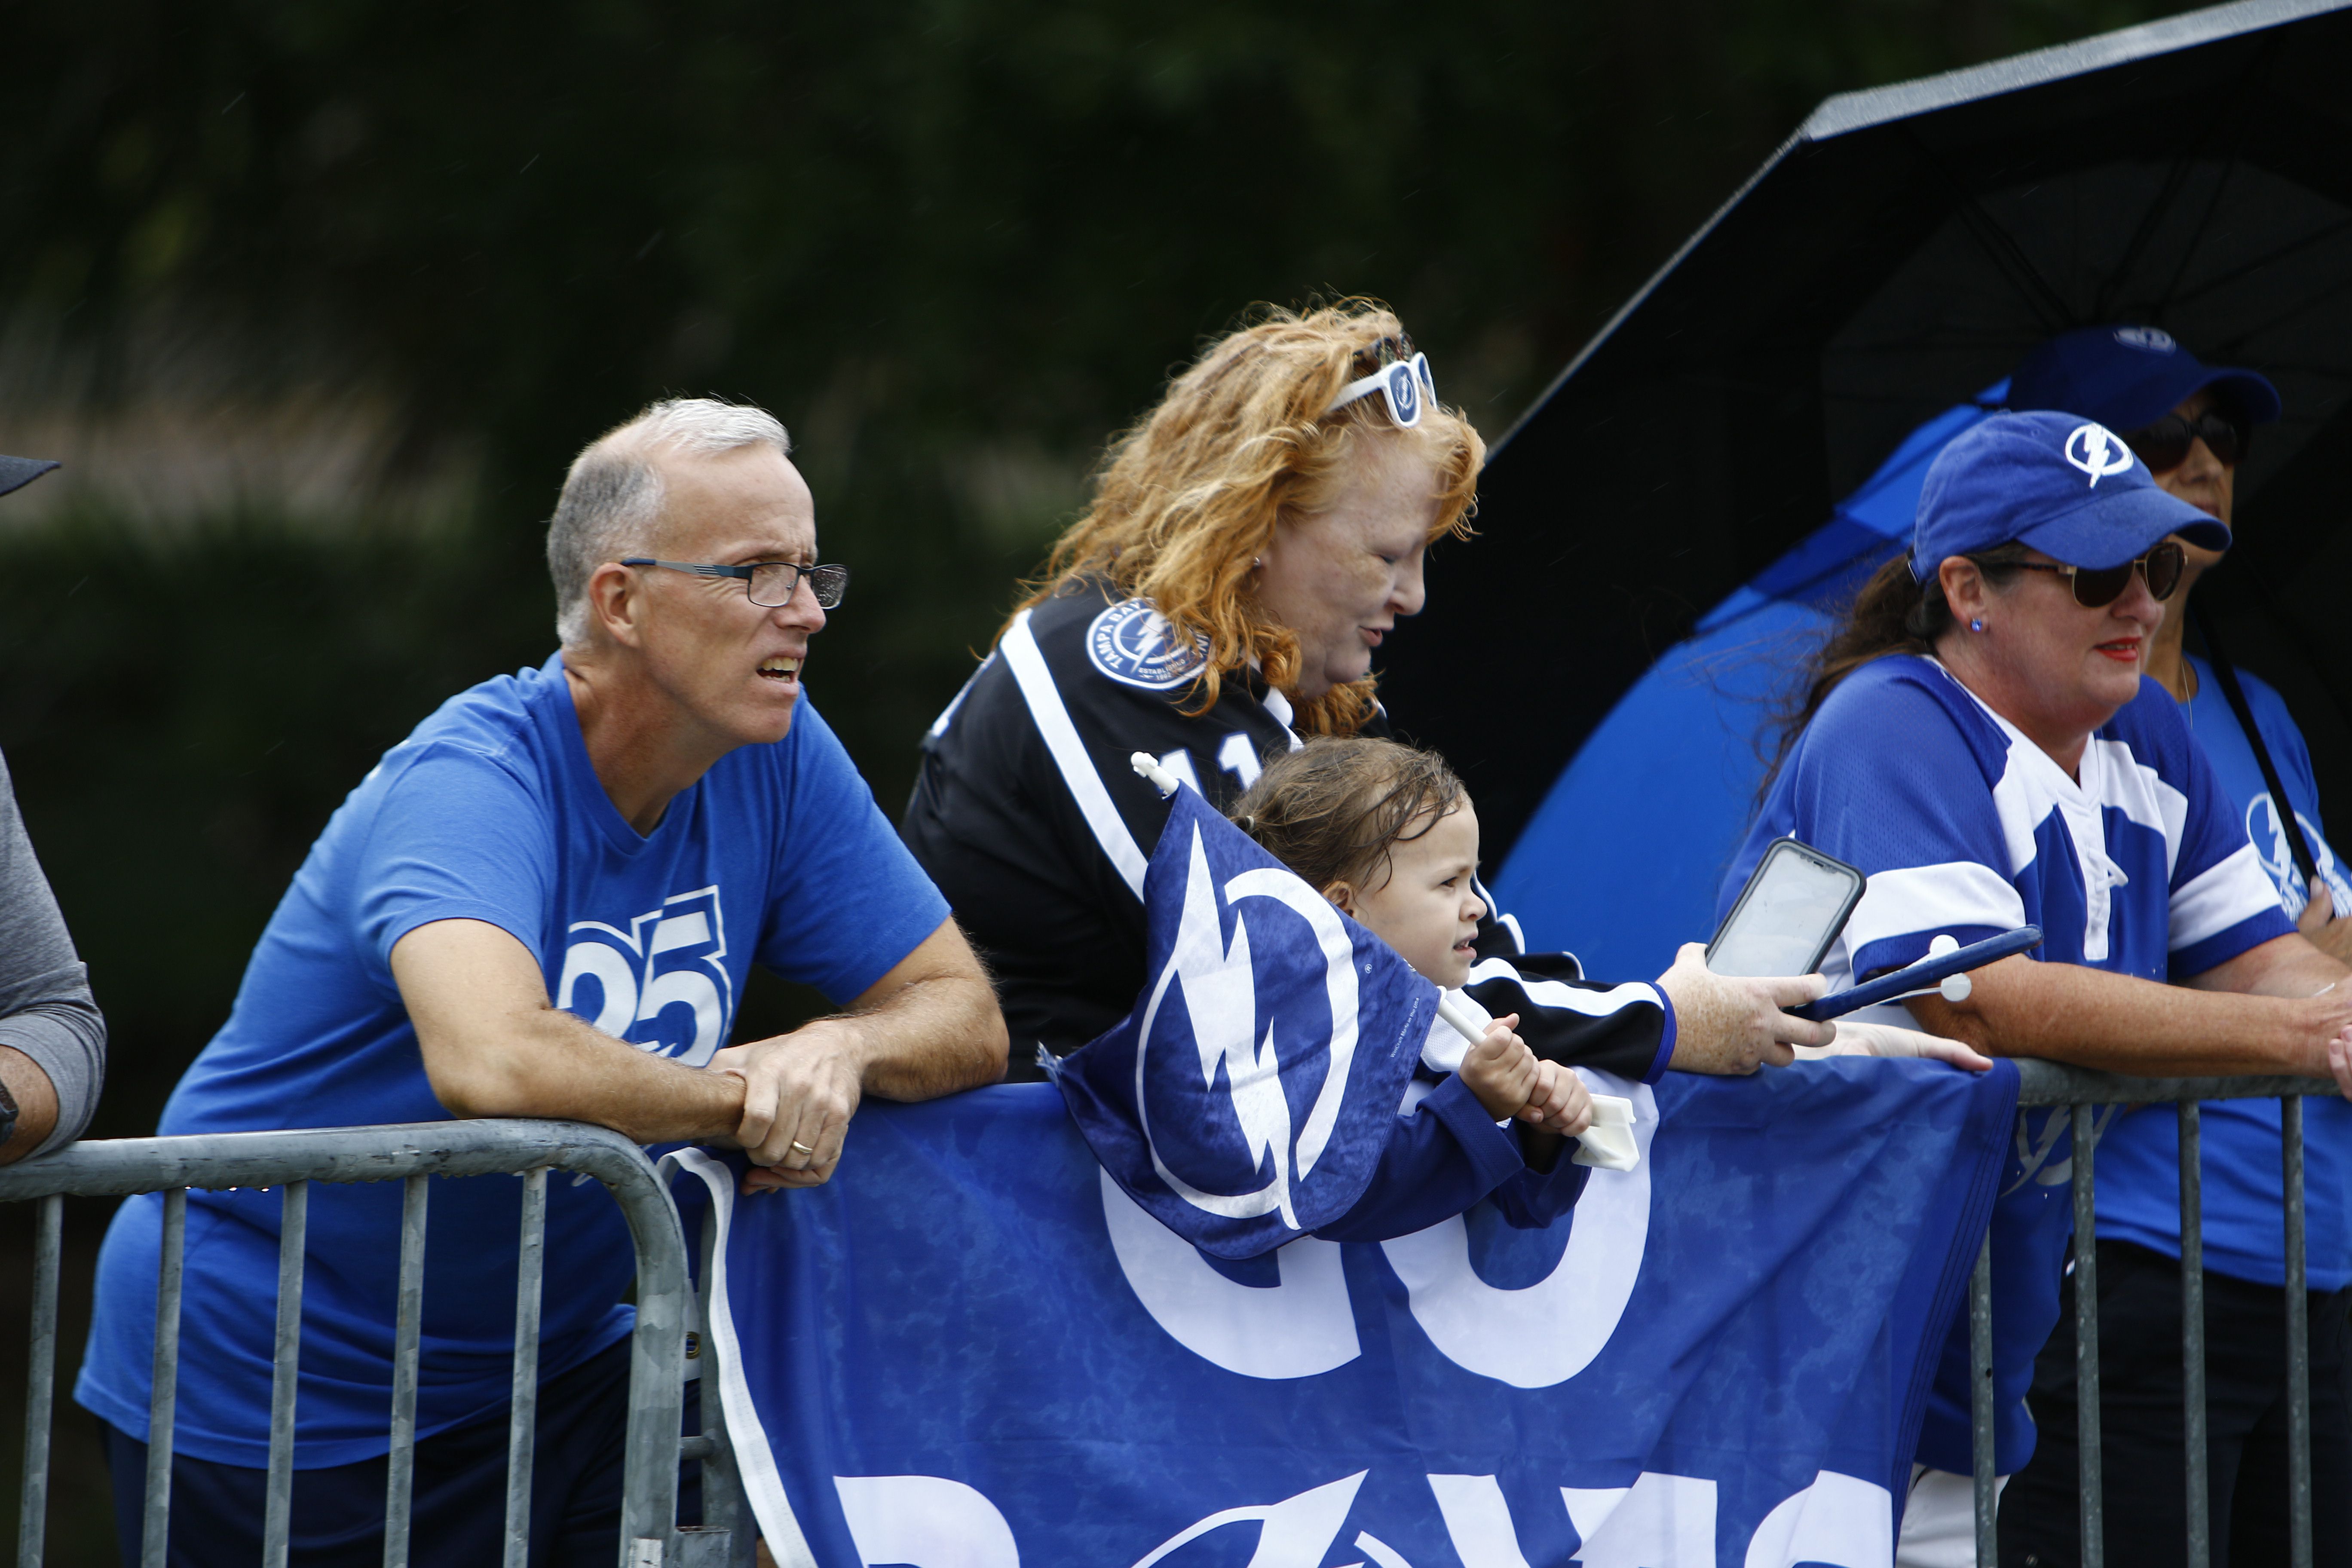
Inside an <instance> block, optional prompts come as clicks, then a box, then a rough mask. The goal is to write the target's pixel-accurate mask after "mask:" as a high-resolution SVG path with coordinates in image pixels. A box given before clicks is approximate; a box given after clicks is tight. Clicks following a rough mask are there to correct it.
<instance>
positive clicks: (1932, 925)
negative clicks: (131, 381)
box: [1718, 655, 2294, 1472]
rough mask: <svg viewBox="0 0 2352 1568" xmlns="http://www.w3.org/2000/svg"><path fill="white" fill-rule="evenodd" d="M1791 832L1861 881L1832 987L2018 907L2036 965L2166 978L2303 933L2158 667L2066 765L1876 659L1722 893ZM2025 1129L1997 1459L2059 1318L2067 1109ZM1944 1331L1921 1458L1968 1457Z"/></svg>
mask: <svg viewBox="0 0 2352 1568" xmlns="http://www.w3.org/2000/svg"><path fill="white" fill-rule="evenodd" d="M1783 834H1790V835H1793V836H1795V837H1797V838H1799V839H1801V840H1802V841H1803V842H1805V843H1807V844H1810V845H1811V846H1813V847H1815V848H1818V849H1821V850H1823V851H1825V852H1826V853H1828V854H1831V855H1834V856H1836V857H1837V858H1839V859H1841V860H1844V861H1847V862H1849V863H1851V864H1853V865H1854V866H1856V867H1858V868H1861V870H1862V871H1863V873H1864V876H1865V877H1867V878H1868V879H1869V880H1868V885H1867V888H1866V890H1865V891H1864V895H1863V898H1862V901H1861V902H1860V903H1859V904H1858V905H1856V906H1855V909H1854V912H1853V919H1852V920H1851V921H1848V923H1847V925H1846V929H1845V932H1844V935H1843V937H1842V938H1841V939H1840V941H1839V942H1838V943H1837V944H1836V946H1834V947H1833V948H1832V951H1831V952H1830V955H1829V957H1828V958H1827V959H1826V960H1825V961H1824V962H1823V963H1822V969H1823V970H1824V972H1825V973H1827V974H1828V976H1829V979H1830V983H1831V986H1832V989H1837V988H1839V987H1842V986H1843V985H1845V984H1850V983H1851V982H1852V980H1853V978H1854V977H1856V976H1859V977H1861V978H1864V979H1866V978H1868V977H1869V976H1871V975H1872V974H1874V973H1880V972H1883V971H1885V970H1889V969H1895V968H1899V967H1901V966H1903V965H1905V964H1907V963H1915V962H1916V961H1917V960H1918V959H1920V958H1923V957H1925V956H1926V955H1927V947H1928V944H1929V942H1932V941H1933V940H1934V939H1935V938H1936V937H1937V936H1939V935H1945V934H1949V935H1950V936H1952V937H1954V938H1956V939H1957V940H1958V941H1959V942H1962V943H1964V944H1965V943H1967V942H1974V941H1977V940H1979V938H1982V937H1987V936H1991V935H1995V934H1997V933H1999V932H2001V931H2013V930H2015V929H2016V928H2017V927H2019V926H2021V925H2024V924H2028V923H2032V924H2034V925H2038V926H2040V927H2041V928H2042V932H2043V938H2042V946H2041V947H2040V948H2039V949H2037V950H2036V951H2035V952H2034V953H2033V954H2032V956H2033V957H2034V958H2036V959H2038V960H2040V961H2042V962H2044V963H2079V964H2084V965H2086V966H2088V967H2090V968H2094V969H2105V970H2110V971H2113V972H2115V973H2121V974H2131V975H2137V976H2138V977H2140V978H2142V979H2147V980H2156V981H2162V980H2166V979H2168V978H2172V977H2175V976H2187V975H2189V974H2195V973H2200V972H2202V971H2204V970H2207V969H2210V968H2211V967H2213V966H2214V965H2215V964H2217V963H2222V962H2223V961H2225V960H2227V959H2229V958H2231V957H2234V956H2235V955H2237V954H2238V953H2240V952H2244V951H2246V950H2247V949H2248V948H2251V947H2253V946H2255V945H2257V944H2259V943H2261V942H2267V941H2269V940H2271V939H2272V938H2273V937H2275V936H2279V935H2281V934H2283V933H2284V932H2286V931H2291V930H2293V929H2294V928H2293V926H2292V924H2291V922H2289V921H2288V920H2287V918H2286V916H2285V915H2284V912H2282V911H2281V910H2280V909H2279V905H2278V898H2277V894H2276V890H2275V889H2273V886H2272V884H2271V882H2270V879H2268V878H2267V877H2265V876H2263V871H2262V865H2261V862H2260V861H2259V860H2258V859H2257V858H2256V857H2255V855H2254V852H2253V849H2252V846H2251V845H2249V844H2248V843H2247V842H2246V836H2245V830H2244V828H2243V827H2242V826H2240V821H2239V817H2238V814H2237V811H2236V810H2235V808H2234V806H2233V805H2232V803H2231V801H2230V800H2229V799H2228V798H2227V795H2226V794H2225V792H2223V791H2222V789H2221V786H2220V784H2219V783H2218V781H2216V780H2215V778H2214V776H2213V770H2212V766H2211V764H2210V763H2208V762H2207V761H2206V760H2205V756H2204V753H2203V752H2200V751H2199V750H2198V749H2197V746H2196V744H2195V743H2194V742H2193V741H2192V740H2191V739H2190V737H2189V730H2188V726H2187V725H2186V724H2185V723H2184V722H2183V721H2182V720H2181V716H2180V713H2179V709H2178V707H2177V706H2176V705H2175V703H2174V702H2173V700H2172V699H2171V697H2170V696H2169V695H2168V693H2167V692H2166V691H2165V690H2164V689H2163V688H2161V687H2159V686H2158V685H2157V684H2156V683H2155V682H2154V681H2150V680H2143V681H2142V682H2141V685H2140V693H2139V695H2138V697H2137V698H2136V699H2134V700H2132V701H2131V702H2129V703H2128V704H2126V706H2125V707H2124V708H2123V709H2122V710H2120V711H2118V712H2117V713H2116V716H2115V718H2114V719H2112V720H2111V721H2108V722H2107V723H2106V724H2105V725H2104V726H2102V727H2101V728H2100V729H2099V730H2098V731H2096V732H2095V734H2094V735H2093V736H2092V738H2091V742H2090V743H2089V744H2088V745H2087V746H2086V747H2085V748H2084V753H2083V759H2082V763H2081V765H2080V767H2079V769H2078V770H2077V776H2075V777H2069V776H2068V775H2067V773H2066V772H2065V771H2064V770H2063V769H2062V768H2060V767H2059V766H2058V765H2057V763H2054V762H2053V761H2052V760H2051V758H2050V757H2049V755H2048V754H2047V753H2046V752H2042V750H2041V748H2040V747H2038V746H2036V745H2034V744H2033V743H2032V742H2031V741H2029V740H2027V739H2026V738H2025V737H2024V735H2023V734H2021V732H2020V731H2018V730H2017V729H2016V727H2015V726H2013V725H2011V724H2010V723H2008V722H2006V721H2003V720H2002V719H2001V718H2000V716H1998V715H1997V714H1995V713H1993V712H1992V711H1991V710H1990V709H1988V708H1986V707H1985V706H1984V704H1983V703H1981V702H1979V701H1978V700H1977V699H1976V698H1975V697H1974V696H1973V695H1972V694H1971V693H1970V692H1969V690H1968V689H1967V688H1965V687H1963V686H1962V685H1961V684H1960V683H1959V682H1958V680H1956V679H1953V677H1952V676H1951V675H1950V674H1949V673H1948V672H1947V671H1946V670H1945V669H1944V668H1943V667H1942V666H1941V665H1939V664H1937V662H1936V661H1935V660H1933V659H1929V658H1915V657H1911V656H1907V655H1898V656H1892V657H1889V658H1880V659H1876V660H1874V661H1872V662H1871V663H1869V664H1866V665H1864V666H1863V667H1862V668H1860V669H1857V670H1856V671H1854V672H1853V674H1852V675H1850V676H1848V677H1847V678H1846V679H1845V680H1844V682H1843V684H1841V685H1840V686H1839V687H1838V689H1836V690H1835V691H1834V692H1832V694H1831V695H1830V697H1829V699H1828V700H1827V701H1825V702H1824V703H1823V704H1822V710H1821V711H1820V712H1819V713H1818V714H1817V715H1815V717H1814V719H1813V721H1812V723H1811V725H1810V726H1808V727H1807V729H1806V731H1805V733H1804V735H1803V736H1802V737H1801V738H1800V740H1799V741H1798V742H1797V744H1796V746H1795V747H1794V749H1793V750H1792V751H1791V752H1790V756H1789V759H1788V762H1787V764H1786V765H1785V766H1784V767H1783V768H1782V769H1781V771H1780V776H1779V778H1778V779H1776V780H1775V781H1774V783H1773V785H1772V789H1771V792H1770V794H1769V796H1768V797H1767V798H1766V800H1765V803H1764V807H1763V810H1762V813H1761V815H1760V816H1759V820H1758V821H1757V823H1756V825H1755V826H1754V827H1753V828H1752V829H1751V830H1750V832H1749V834H1748V839H1747V841H1746V843H1744V844H1743V845H1742V846H1741V847H1740V852H1739V855H1738V858H1736V859H1735V860H1734V861H1733V863H1732V866H1731V869H1730V873H1729V875H1728V876H1727V878H1726V879H1725V881H1724V884H1723V889H1722V892H1721V895H1720V898H1719V903H1718V908H1719V910H1728V909H1729V907H1730V905H1731V902H1732V900H1735V899H1736V898H1737V897H1738V892H1739V889H1740V888H1741V887H1742V886H1743V885H1744V884H1745V883H1746V881H1747V879H1748V874H1749V872H1750V871H1751V870H1752V869H1753V868H1755V865H1756V862H1757V860H1758V859H1759V858H1760V857H1761V855H1762V854H1763V851H1764V847H1765V846H1766V845H1768V844H1769V843H1770V842H1771V840H1773V839H1774V838H1777V837H1780V836H1781V835H1783ZM1905 1021H1906V1022H1907V1021H1908V1020H1907V1019H1906V1020H1905ZM2057 1114H2058V1115H2060V1116H2063V1112H2060V1113H2057ZM2016 1145H2017V1151H2018V1152H2017V1155H2016V1157H2015V1158H2014V1159H2012V1161H2011V1167H2010V1170H2009V1172H2008V1173H2006V1174H2005V1175H2004V1177H2003V1178H2002V1188H2003V1191H2002V1194H2001V1198H2000V1203H1999V1204H1998V1205H1996V1210H1995V1215H1994V1237H1995V1244H1996V1247H1999V1248H2000V1250H2001V1251H2002V1252H2003V1255H2004V1256H2003V1259H2002V1261H2003V1263H2004V1264H2006V1265H2007V1267H2006V1268H2002V1267H1996V1268H1995V1269H1994V1279H1995V1281H1996V1285H1995V1289H1996V1290H1997V1292H1999V1294H2000V1300H1999V1301H1998V1302H1997V1303H1996V1304H1995V1309H1994V1313H1993V1323H1994V1363H1995V1370H1994V1384H1995V1389H1996V1394H1997V1396H1998V1403H1997V1412H1998V1419H1999V1423H2000V1430H1999V1433H1998V1437H1999V1444H1998V1446H1999V1449H2000V1468H2001V1469H2002V1470H2003V1471H2004V1472H2012V1471H2014V1470H2015V1469H2016V1468H2017V1467H2018V1466H2019V1465H2021V1464H2022V1463H2023V1462H2024V1461H2025V1459H2026V1458H2028V1457H2029V1456H2030V1454H2031V1452H2032V1421H2031V1418H2030V1417H2029V1416H2028V1415H2026V1412H2025V1409H2024V1405H2023V1397H2024V1394H2025V1390H2026V1387H2027V1385H2028V1384H2029V1383H2030V1382H2031V1381H2032V1361H2033V1356H2034V1353H2035V1352H2037V1351H2039V1350H2040V1349H2041V1347H2042V1341H2043V1340H2044V1339H2046V1338H2047V1337H2048V1335H2049V1332H2050V1329H2051V1325H2052V1324H2053V1322H2055V1321H2056V1318H2057V1309H2058V1281H2059V1278H2060V1271H2061V1269H2062V1268H2063V1254H2064V1249H2065V1245H2066V1238H2067V1237H2068V1235H2069V1234H2070V1233H2071V1230H2072V1224H2073V1221H2072V1215H2071V1210H2070V1206H2069V1205H2068V1203H2067V1198H2066V1194H2067V1188H2066V1186H2065V1185H2064V1183H2065V1181H2066V1172H2067V1170H2068V1168H2069V1163H2070V1161H2071V1152H2072V1151H2071V1146H2070V1145H2069V1143H2068V1142H2067V1138H2066V1134H2065V1131H2064V1128H2063V1121H2053V1116H2052V1115H2051V1114H2050V1113H2042V1114H2040V1115H2035V1114H2031V1113H2029V1114H2028V1115H2027V1116H2025V1117H2024V1118H2021V1123H2020V1127H2019V1131H2018V1137H2017V1140H2016ZM1954 1334H1955V1342H1954V1344H1953V1345H1952V1346H1949V1347H1948V1349H1947V1353H1946V1355H1945V1357H1944V1362H1943V1365H1942V1369H1941V1371H1940V1372H1939V1373H1938V1375H1937V1383H1936V1387H1935V1389H1934V1391H1933V1394H1932V1395H1931V1398H1930V1401H1929V1406H1928V1414H1927V1426H1926V1428H1925V1430H1924V1432H1923V1434H1922V1436H1921V1439H1920V1451H1919V1457H1920V1458H1921V1459H1922V1460H1923V1461H1924V1462H1926V1463H1927V1464H1930V1465H1933V1466H1935V1467H1936V1468H1939V1469H1958V1470H1962V1471H1965V1470H1967V1469H1968V1468H1969V1464H1968V1452H1969V1447H1968V1412H1969V1399H1968V1383H1967V1378H1968V1354H1967V1343H1968V1327H1967V1324H1966V1323H1965V1322H1961V1323H1958V1324H1957V1325H1955V1328H1954ZM1956 1358H1957V1359H1956Z"/></svg>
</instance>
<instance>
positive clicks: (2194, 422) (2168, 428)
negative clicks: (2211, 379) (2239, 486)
mask: <svg viewBox="0 0 2352 1568" xmlns="http://www.w3.org/2000/svg"><path fill="white" fill-rule="evenodd" d="M2253 440H2254V433H2253V431H2252V429H2251V428H2249V427H2248V426H2245V425H2243V424H2242V423H2240V422H2239V421H2238V420H2235V419H2232V418H2231V417H2230V416H2228V415H2226V414H2223V413H2222V412H2221V411H2220V410H2219V409H2215V408H2209V409H2207V410H2206V411H2205V412H2204V413H2202V414H2200V415H2199V416H2197V417H2196V418H2194V419H2183V418H2182V417H2181V416H2179V415H2178V414H2168V415H2166V416H2164V417H2163V418H2161V419H2159V420H2158V421H2157V422H2156V423H2155V424H2153V425H2145V426H2141V427H2140V428H2138V429H2137V430H2135V431H2133V432H2132V433H2131V434H2130V435H2128V436H2126V437H2124V445H2125V446H2126V447H2130V448H2131V449H2132V450H2133V451H2135V452H2137V453H2138V454H2139V460H2140V461H2141V462H2143V463H2146V464H2147V471H2148V472H2149V473H2151V474H2160V473H2163V472H2165V471H2166V470H2167V469H2168V468H2179V467H2180V465H2181V464H2183V463H2185V462H2187V461H2188V460H2189V443H2190V442H2192V441H2202V442H2204V443H2205V449H2206V450H2207V451H2209V452H2210V453H2212V454H2213V458H2214V460H2215V461H2217V462H2219V463H2220V464H2221V466H2222V467H2223V468H2236V467H2237V466H2238V465H2239V464H2240V463H2242V462H2244V461H2245V460H2246V453H2247V451H2248V449H2249V448H2251V447H2252V446H2253ZM2158 597H2162V595H2158Z"/></svg>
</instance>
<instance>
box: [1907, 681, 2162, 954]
mask: <svg viewBox="0 0 2352 1568" xmlns="http://www.w3.org/2000/svg"><path fill="white" fill-rule="evenodd" d="M1945 673H1946V674H1947V675H1950V673H1951V672H1950V671H1949V670H1947V671H1945ZM1953 684H1954V685H1956V686H1958V687H1959V688H1960V689H1961V690H1963V691H1968V687H1967V686H1966V685H1965V684H1963V683H1961V682H1960V681H1959V680H1958V679H1957V678H1955V679H1954V680H1953ZM1969 700H1970V701H1972V702H1974V703H1975V704H1976V705H1977V710H1978V711H1979V712H1981V713H1982V714H1984V716H1985V717H1986V718H1988V719H1990V720H1991V721H1993V723H1995V724H1996V725H1998V726H2000V732H2001V733H2002V735H2004V736H2005V737H2007V738H2008V741H2009V752H2008V756H2007V759H2006V763H2005V765H2004V767H2003V768H2002V771H2001V775H2000V782H1999V783H1998V784H1994V785H1993V789H1992V799H1993V809H1994V811H1995V812H1996V813H1997V814H1998V815H1999V816H2000V831H2001V837H2002V839H2003V841H2004V842H2005V843H2006V844H2007V846H2008V848H2009V858H2010V875H2011V877H2017V876H2021V875H2022V874H2023V873H2024V870H2025V868H2027V867H2028V866H2031V865H2032V864H2033V860H2034V857H2035V855H2036V854H2037V853H2038V850H2037V849H2036V847H2035V845H2034V841H2033V833H2034V829H2036V828H2037V827H2039V826H2042V823H2044V822H2046V821H2048V820H2049V818H2050V816H2051V814H2052V813H2053V812H2054V813H2056V814H2057V816H2058V819H2059V821H2060V822H2061V823H2062V824H2063V825H2064V826H2065V829H2066V837H2068V838H2069V839H2070V840H2072V841H2073V843H2074V860H2075V863H2076V864H2077V865H2078V866H2080V867H2081V868H2082V873H2083V907H2084V921H2083V958H2084V962H2086V963H2098V962H2100V961H2101V960H2102V959H2105V957H2106V956H2107V952H2108V941H2107V938H2108V931H2109V928H2110V927H2111V925H2112V924H2113V922H2114V918H2115V889H2117V888H2120V887H2123V886H2125V885H2126V883H2128V882H2129V881H2130V880H2131V879H2130V878H2129V877H2127V876H2126V875H2125V873H2124V868H2122V867H2120V866H2118V865H2116V862H2115V860H2114V858H2112V857H2110V856H2109V855H2108V854H2107V827H2106V822H2105V816H2104V812H2105V808H2106V807H2108V806H2113V807H2115V808H2116V810H2118V811H2120V812H2122V813H2123V814H2124V816H2126V817H2127V818H2128V819H2130V820H2131V821H2133V822H2135V823H2137V824H2138V825H2139V826H2142V827H2145V828H2147V829H2148V831H2150V832H2152V833H2155V834H2157V835H2158V836H2159V837H2162V838H2163V840H2164V862H2165V874H2166V876H2167V877H2168V878H2169V877H2170V875H2171V873H2172V868H2173V867H2174V866H2175V865H2176V864H2178V863H2179V858H2180V836H2181V833H2182V830H2183V828H2184V827H2185V826H2186V824H2187V822H2188V819H2189V799H2188V797H2187V796H2186V795H2182V794H2181V793H2180V792H2179V790H2177V789H2175V788H2173V787H2172V786H2171V785H2170V784H2167V783H2165V782H2164V781H2163V780H2162V779H2161V778H2158V776H2157V773H2156V770H2155V769H2154V768H2151V767H2149V766H2147V764H2146V763H2142V762H2141V761H2140V760H2139V759H2138V758H2137V756H2135V755H2133V753H2132V750H2131V748H2130V747H2129V746H2127V745H2126V744H2125V743H2124V742H2120V741H2102V740H2099V739H2097V738H2096V737H2093V739H2092V740H2091V742H2090V743H2089V744H2088V745H2086V746H2084V748H2083V760H2082V762H2081V763H2080V764H2079V766H2078V769H2077V771H2078V772H2079V773H2081V775H2082V777H2081V780H2080V781H2079V782H2077V781H2076V780H2074V779H2073V778H2069V777H2068V776H2067V775H2066V771H2065V770H2064V769H2063V768H2062V767H2060V766H2059V765H2058V763H2057V762H2056V761H2055V760H2054V759H2053V757H2052V756H2051V755H2050V753H2049V752H2045V751H2043V750H2042V748H2041V747H2040V746H2037V745H2035V744H2034V743H2033V742H2032V741H2030V740H2028V739H2027V738H2026V736H2025V731H2022V730H2020V729H2019V728H2018V727H2017V726H2016V725H2014V724H2012V723H2011V722H2010V721H2008V720H2006V719H2004V718H2002V717H2001V716H2000V714H1998V713H1996V712H1994V711H1993V710H1992V709H1991V708H1990V707H1989V706H1987V705H1986V703H1985V701H1984V700H1983V699H1982V698H1980V697H1979V696H1977V694H1976V693H1975V692H1973V691H1969ZM2019 907H2020V908H2021V909H2022V907H2023V906H2022V905H2020V906H2019ZM1909 929H1911V930H1915V931H1916V930H1918V929H1921V928H1918V927H1916V926H1915V927H1911V928H1909Z"/></svg>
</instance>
